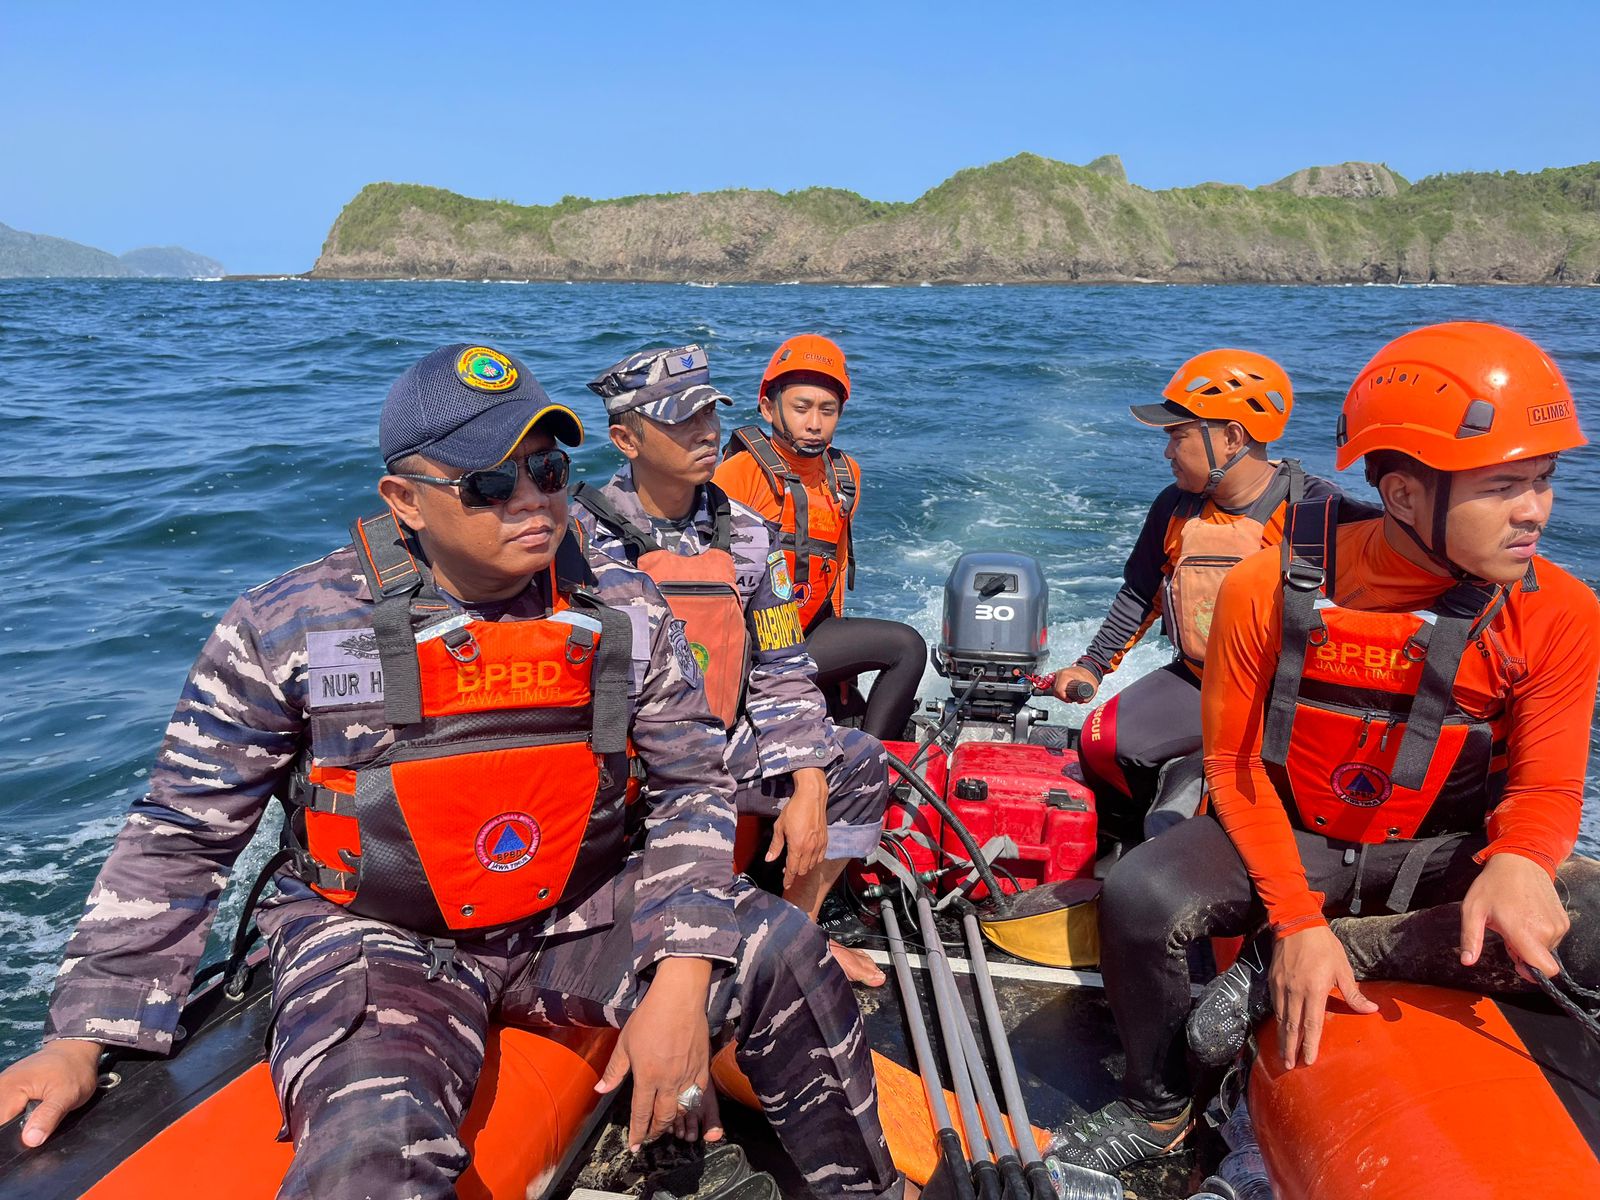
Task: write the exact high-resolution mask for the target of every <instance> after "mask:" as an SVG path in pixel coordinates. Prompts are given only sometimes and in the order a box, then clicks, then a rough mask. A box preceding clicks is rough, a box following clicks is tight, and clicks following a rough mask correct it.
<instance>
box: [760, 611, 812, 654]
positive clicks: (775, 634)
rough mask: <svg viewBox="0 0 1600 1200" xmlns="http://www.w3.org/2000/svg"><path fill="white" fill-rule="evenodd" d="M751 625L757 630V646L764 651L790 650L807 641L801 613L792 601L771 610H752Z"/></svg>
mask: <svg viewBox="0 0 1600 1200" xmlns="http://www.w3.org/2000/svg"><path fill="white" fill-rule="evenodd" d="M750 624H751V625H752V626H753V627H754V629H755V634H756V646H757V647H758V648H760V649H761V650H764V651H773V650H788V649H791V648H793V647H795V646H798V645H800V643H802V642H804V641H805V640H806V635H805V631H804V630H803V629H801V628H800V611H799V610H798V609H797V608H795V606H794V602H793V601H792V600H791V601H787V602H785V603H783V604H775V605H773V606H772V607H771V608H755V609H751V610H750Z"/></svg>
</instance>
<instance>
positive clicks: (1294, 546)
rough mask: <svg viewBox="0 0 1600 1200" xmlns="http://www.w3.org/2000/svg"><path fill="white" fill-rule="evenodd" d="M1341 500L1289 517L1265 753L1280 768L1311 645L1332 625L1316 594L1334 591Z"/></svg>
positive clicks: (1314, 503) (1303, 507)
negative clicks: (1319, 609) (1280, 644)
mask: <svg viewBox="0 0 1600 1200" xmlns="http://www.w3.org/2000/svg"><path fill="white" fill-rule="evenodd" d="M1336 503H1337V498H1336V497H1334V496H1324V497H1323V498H1322V499H1320V500H1306V501H1302V502H1301V503H1299V504H1295V505H1292V506H1290V508H1289V511H1288V512H1287V513H1286V514H1285V515H1284V537H1283V543H1282V557H1283V648H1282V651H1281V652H1280V653H1279V655H1278V669H1277V672H1276V673H1275V674H1274V676H1273V679H1272V694H1271V696H1270V698H1269V699H1268V701H1267V719H1266V726H1265V728H1264V729H1263V731H1262V735H1261V757H1262V759H1263V761H1265V762H1269V763H1272V764H1273V765H1275V766H1280V767H1281V766H1284V765H1285V764H1286V763H1287V762H1288V759H1289V737H1290V735H1291V734H1292V733H1293V732H1294V717H1295V711H1296V709H1297V708H1298V706H1299V701H1300V679H1301V676H1302V675H1303V674H1304V672H1305V665H1306V649H1307V647H1309V646H1312V645H1317V644H1320V641H1321V640H1322V639H1326V637H1327V627H1326V626H1325V625H1324V624H1323V623H1322V618H1321V617H1319V616H1318V615H1317V595H1318V593H1319V592H1321V593H1326V594H1327V595H1329V596H1332V594H1333V563H1332V558H1333V554H1332V547H1333V542H1334V525H1335V507H1336Z"/></svg>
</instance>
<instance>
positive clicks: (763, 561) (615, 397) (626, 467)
mask: <svg viewBox="0 0 1600 1200" xmlns="http://www.w3.org/2000/svg"><path fill="white" fill-rule="evenodd" d="M589 388H590V390H591V391H593V392H594V393H595V394H596V395H598V396H599V397H600V398H601V399H602V400H604V401H605V406H606V413H607V415H608V416H609V417H610V419H611V440H612V442H613V444H615V445H616V447H617V449H618V450H620V451H621V452H622V456H623V458H624V459H625V460H626V461H625V462H624V463H623V465H622V468H621V469H620V470H619V471H618V472H617V473H616V474H615V475H614V476H612V478H611V480H610V481H609V482H608V483H606V484H605V485H604V486H602V487H599V488H593V487H590V486H589V485H587V484H579V485H578V487H577V489H576V490H575V491H574V494H573V499H574V502H575V507H576V511H575V516H576V517H577V520H578V524H579V526H580V527H581V528H582V529H583V531H584V533H585V534H587V535H588V541H589V545H590V547H591V549H592V550H594V551H597V552H599V553H601V554H604V555H607V556H609V557H610V558H612V559H616V560H618V561H621V562H627V563H631V564H633V565H634V566H637V567H639V568H640V569H641V570H643V571H646V572H648V573H649V574H650V576H651V577H652V578H653V579H655V581H656V583H657V584H658V585H659V586H660V588H661V590H662V592H663V593H664V594H665V596H666V598H667V600H668V602H669V603H670V604H671V605H672V608H673V612H674V614H675V615H677V616H678V617H679V618H681V619H682V620H684V621H685V623H686V626H687V629H688V634H687V637H688V640H689V642H690V645H691V648H692V650H693V653H694V656H695V659H696V661H697V663H698V665H700V666H701V668H702V669H703V670H704V673H705V676H706V685H707V693H708V696H709V697H710V699H711V708H712V711H713V712H714V713H716V714H717V715H718V716H719V717H720V718H721V719H722V720H723V721H724V723H725V724H726V725H727V727H728V730H729V734H730V743H729V747H728V757H727V765H728V770H729V772H730V773H731V774H732V775H733V778H734V779H735V781H736V782H737V783H738V785H739V790H738V793H737V794H736V795H735V797H734V802H735V805H736V807H737V809H738V811H739V812H740V813H741V814H744V813H750V814H756V815H759V816H766V817H775V818H776V823H775V825H774V830H773V838H772V844H771V846H770V848H769V849H768V851H767V856H766V857H767V859H768V861H773V860H775V859H777V857H778V855H779V854H784V853H786V855H787V857H786V858H785V862H784V891H783V894H784V897H785V898H786V899H788V900H789V901H790V902H791V903H793V904H795V905H796V906H798V907H800V908H802V909H804V910H805V911H806V912H807V913H809V914H810V915H811V917H812V918H813V919H815V918H816V915H817V913H818V911H819V910H820V909H821V907H822V901H823V898H824V897H825V896H826V895H827V893H828V889H829V888H830V887H831V886H832V885H833V882H834V881H835V880H836V879H837V878H838V877H839V874H840V872H841V871H843V869H844V867H845V865H846V864H847V863H848V862H849V861H850V860H851V859H853V858H862V857H865V856H866V855H868V854H871V853H872V851H873V849H874V847H876V846H877V844H878V838H879V836H880V835H881V834H882V832H883V817H884V810H885V808H886V806H887V804H888V796H889V782H888V762H887V760H886V759H885V758H884V754H883V745H882V743H880V742H879V741H878V740H877V739H876V738H874V737H872V736H871V735H870V734H867V733H863V732H862V731H861V730H858V729H836V728H834V726H833V725H832V723H831V722H830V721H829V720H828V715H827V708H826V705H825V704H824V702H823V699H822V693H821V692H820V691H818V690H817V684H816V676H817V667H816V663H814V662H813V661H812V660H811V656H810V654H808V653H807V652H806V646H805V634H804V632H803V631H802V630H801V628H800V619H799V615H798V613H797V612H796V609H795V602H794V588H793V586H792V584H791V582H790V579H789V569H788V565H787V563H786V562H785V559H784V556H783V552H782V550H780V549H779V547H778V539H777V530H776V529H775V528H774V527H773V526H772V525H771V524H770V523H768V522H767V521H766V520H765V519H764V518H763V517H762V516H761V515H760V514H759V513H757V512H755V511H754V510H753V509H750V508H747V507H746V506H745V505H743V504H740V503H739V502H737V501H735V500H730V499H729V498H728V496H727V494H726V493H725V492H723V491H722V489H720V488H719V487H717V485H716V484H714V483H712V482H711V474H712V472H713V471H714V470H715V469H716V466H717V448H718V446H719V445H720V444H721V434H722V426H721V422H720V421H719V419H718V416H717V406H718V404H719V403H720V404H731V403H732V401H731V400H729V399H728V397H727V396H724V395H723V394H722V393H721V392H719V391H718V390H717V389H716V388H715V387H713V386H712V384H711V370H710V366H709V364H708V362H707V359H706V352H705V351H704V350H703V349H702V348H701V347H699V346H679V347H677V348H675V349H671V350H643V351H640V352H639V353H637V354H630V355H629V356H628V357H627V358H624V359H623V360H622V361H621V362H618V363H616V364H614V365H613V366H611V367H610V368H608V369H607V370H606V371H604V372H603V373H602V374H601V375H600V377H599V378H598V379H596V380H594V382H592V383H590V384H589ZM719 598H720V599H719ZM832 950H833V954H834V957H836V958H837V959H838V960H839V964H840V966H842V967H843V968H844V970H845V973H846V974H847V975H848V976H849V977H850V978H851V979H853V980H855V981H857V982H860V983H866V984H869V985H871V986H874V987H875V986H878V985H880V984H882V983H883V979H884V976H883V972H882V971H881V970H879V968H878V965H877V964H876V963H875V962H873V961H872V959H871V958H870V957H868V955H867V954H866V953H865V952H864V951H861V950H857V949H851V948H847V947H844V946H840V945H838V944H837V943H834V944H832Z"/></svg>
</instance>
